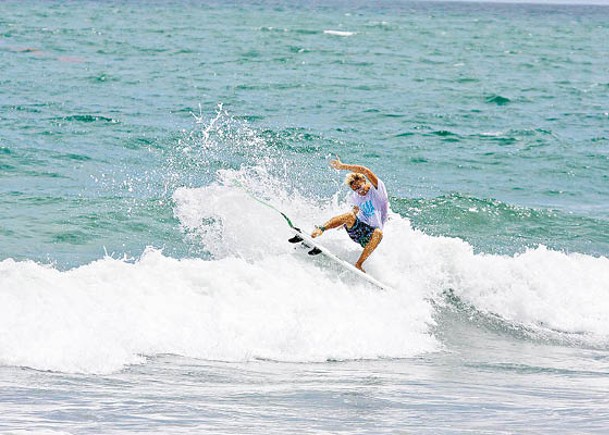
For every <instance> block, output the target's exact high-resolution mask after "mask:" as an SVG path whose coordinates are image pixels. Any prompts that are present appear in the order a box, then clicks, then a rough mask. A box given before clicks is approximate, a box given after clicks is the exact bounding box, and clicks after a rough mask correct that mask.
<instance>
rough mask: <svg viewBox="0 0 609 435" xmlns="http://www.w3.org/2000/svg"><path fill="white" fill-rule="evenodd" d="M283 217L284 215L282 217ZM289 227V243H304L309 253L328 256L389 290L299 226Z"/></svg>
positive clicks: (372, 282) (359, 275)
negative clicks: (292, 235)
mask: <svg viewBox="0 0 609 435" xmlns="http://www.w3.org/2000/svg"><path fill="white" fill-rule="evenodd" d="M285 217H286V216H285V215H284V218H285ZM290 223H291V221H290ZM290 229H291V230H292V233H294V237H293V238H292V239H290V240H289V241H290V242H291V243H301V244H304V245H305V247H306V248H307V250H309V249H310V250H309V255H317V254H323V255H324V256H325V257H327V258H329V259H330V260H332V261H333V262H334V263H336V264H338V265H339V266H341V267H342V268H344V269H346V270H348V271H349V272H352V273H354V274H355V275H357V276H358V277H359V278H361V279H363V280H365V281H368V282H369V283H370V284H372V285H374V286H375V287H378V288H379V289H381V290H389V289H390V287H388V286H387V285H385V284H383V283H382V282H380V281H379V280H377V279H376V278H374V277H373V276H371V275H369V274H367V273H365V272H362V271H361V270H359V269H358V268H357V267H355V266H354V265H352V264H351V263H348V262H346V261H345V260H343V259H341V258H339V257H337V256H336V255H335V254H334V253H333V252H332V251H330V250H329V249H328V248H326V247H325V246H323V245H321V244H320V243H319V242H318V241H317V240H315V239H314V238H312V237H311V236H309V235H308V234H305V233H303V232H302V231H301V230H300V229H299V228H297V227H294V226H291V227H290ZM298 239H300V240H298Z"/></svg>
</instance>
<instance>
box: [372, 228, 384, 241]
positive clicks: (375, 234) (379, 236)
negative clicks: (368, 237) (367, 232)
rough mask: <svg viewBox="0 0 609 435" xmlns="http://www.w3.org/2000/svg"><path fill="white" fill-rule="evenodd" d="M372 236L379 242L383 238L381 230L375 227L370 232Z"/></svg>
mask: <svg viewBox="0 0 609 435" xmlns="http://www.w3.org/2000/svg"><path fill="white" fill-rule="evenodd" d="M372 238H373V239H374V240H376V243H380V242H381V240H383V230H381V229H379V228H375V229H374V231H373V232H372Z"/></svg>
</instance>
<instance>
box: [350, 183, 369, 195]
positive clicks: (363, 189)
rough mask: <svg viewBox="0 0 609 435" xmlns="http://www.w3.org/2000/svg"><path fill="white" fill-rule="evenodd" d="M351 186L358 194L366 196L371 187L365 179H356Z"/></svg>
mask: <svg viewBox="0 0 609 435" xmlns="http://www.w3.org/2000/svg"><path fill="white" fill-rule="evenodd" d="M349 186H350V187H351V190H353V191H354V192H357V194H358V195H361V196H366V194H367V193H368V190H369V189H370V186H369V185H368V183H367V182H366V181H365V180H355V181H354V182H353V183H351V184H350V185H349Z"/></svg>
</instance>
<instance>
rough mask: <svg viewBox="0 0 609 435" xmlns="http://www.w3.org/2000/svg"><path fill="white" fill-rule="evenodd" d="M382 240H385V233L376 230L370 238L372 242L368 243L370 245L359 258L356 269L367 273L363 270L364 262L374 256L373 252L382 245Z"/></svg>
mask: <svg viewBox="0 0 609 435" xmlns="http://www.w3.org/2000/svg"><path fill="white" fill-rule="evenodd" d="M382 239H383V232H382V231H381V230H380V229H378V228H376V229H375V230H374V232H373V233H372V236H371V237H370V241H369V242H368V244H367V245H366V247H365V248H364V250H363V251H362V255H360V256H359V259H358V260H357V263H355V267H357V268H358V269H359V270H361V271H362V272H366V271H365V270H364V269H363V268H362V264H364V261H366V259H367V258H368V257H370V254H372V252H373V251H374V250H375V249H376V247H377V246H378V245H379V243H381V240H382Z"/></svg>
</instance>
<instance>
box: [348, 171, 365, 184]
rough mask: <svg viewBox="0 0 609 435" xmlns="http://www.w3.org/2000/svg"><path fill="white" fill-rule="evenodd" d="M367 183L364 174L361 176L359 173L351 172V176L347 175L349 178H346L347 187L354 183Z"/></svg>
mask: <svg viewBox="0 0 609 435" xmlns="http://www.w3.org/2000/svg"><path fill="white" fill-rule="evenodd" d="M359 180H362V181H366V177H365V176H364V174H360V173H359V172H351V173H350V174H347V176H346V177H345V184H346V185H347V186H351V184H353V182H354V181H359Z"/></svg>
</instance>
